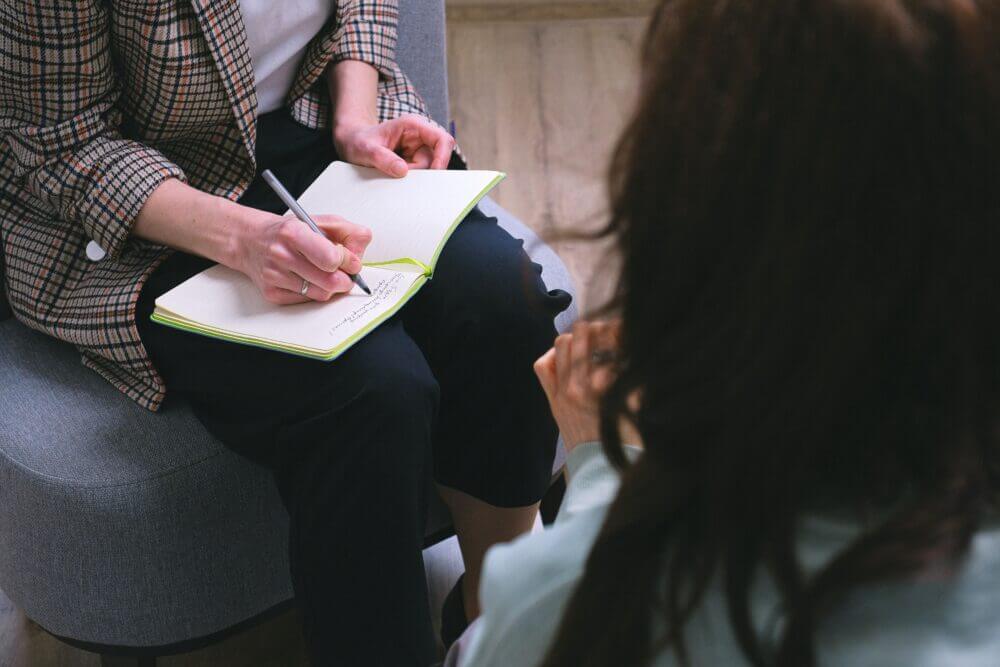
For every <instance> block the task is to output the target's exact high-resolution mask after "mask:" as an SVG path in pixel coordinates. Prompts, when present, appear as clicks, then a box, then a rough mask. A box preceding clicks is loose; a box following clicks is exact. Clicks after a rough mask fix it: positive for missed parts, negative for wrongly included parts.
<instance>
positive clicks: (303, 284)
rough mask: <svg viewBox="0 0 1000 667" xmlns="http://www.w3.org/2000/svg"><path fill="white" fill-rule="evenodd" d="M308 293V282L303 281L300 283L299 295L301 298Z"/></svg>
mask: <svg viewBox="0 0 1000 667" xmlns="http://www.w3.org/2000/svg"><path fill="white" fill-rule="evenodd" d="M308 291H309V281H308V280H303V281H302V289H300V290H299V294H301V295H302V296H305V295H306V292H308Z"/></svg>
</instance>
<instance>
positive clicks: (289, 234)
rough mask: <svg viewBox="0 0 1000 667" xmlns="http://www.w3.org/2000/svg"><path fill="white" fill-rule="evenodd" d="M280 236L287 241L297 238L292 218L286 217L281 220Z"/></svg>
mask: <svg viewBox="0 0 1000 667" xmlns="http://www.w3.org/2000/svg"><path fill="white" fill-rule="evenodd" d="M278 238H279V239H281V240H282V241H285V242H286V243H287V242H290V241H291V240H292V239H293V238H295V224H294V222H293V221H292V220H291V219H289V218H286V219H285V220H283V221H282V222H281V225H280V226H279V227H278Z"/></svg>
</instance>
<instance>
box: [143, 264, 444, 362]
mask: <svg viewBox="0 0 1000 667" xmlns="http://www.w3.org/2000/svg"><path fill="white" fill-rule="evenodd" d="M361 275H362V276H363V277H364V279H365V281H366V282H367V283H368V286H369V287H371V289H372V296H371V297H369V296H367V295H366V294H364V293H363V292H362V291H361V290H360V289H358V288H357V287H355V288H354V290H353V291H352V292H351V293H349V294H345V295H342V296H338V297H334V298H333V299H332V300H330V301H328V302H325V303H320V302H309V303H303V304H296V305H291V306H276V305H274V304H271V303H268V302H267V301H265V300H264V297H262V296H261V294H260V292H258V291H257V288H256V287H255V286H254V284H253V283H252V282H251V281H250V279H249V278H247V277H246V276H244V275H243V274H242V273H239V272H238V271H234V270H232V269H230V268H227V267H225V266H222V265H216V266H213V267H212V268H210V269H208V270H206V271H203V272H202V273H199V274H198V275H197V276H194V277H193V278H191V279H189V280H187V281H186V282H184V283H181V284H180V285H178V286H177V287H175V288H174V289H172V290H170V291H169V292H167V293H166V294H164V295H162V296H161V297H159V298H158V299H157V300H156V311H157V313H158V314H162V315H165V316H167V317H169V318H170V319H171V321H172V323H174V324H180V325H183V326H184V328H189V329H195V330H198V331H199V332H201V333H206V334H208V335H213V334H231V335H234V336H235V337H240V338H243V339H249V340H245V341H244V342H261V341H264V342H270V343H275V344H278V345H281V346H287V347H293V348H304V349H305V350H306V351H313V352H326V351H331V350H334V349H336V348H337V347H339V346H341V345H343V344H345V343H347V342H349V340H350V339H351V338H352V337H353V336H354V334H356V333H357V332H359V331H361V330H363V329H365V328H366V327H367V326H368V325H370V324H372V323H373V322H375V321H377V320H379V318H380V317H382V316H384V315H385V314H386V313H387V312H389V311H391V310H392V309H394V308H395V307H397V306H398V305H399V304H400V303H401V302H402V301H403V300H404V299H405V298H406V296H407V292H408V291H409V290H410V288H411V287H413V285H414V283H416V282H417V281H422V280H423V279H424V278H423V276H422V275H420V274H418V273H411V272H405V271H391V270H388V269H382V268H377V267H365V268H364V269H362V271H361Z"/></svg>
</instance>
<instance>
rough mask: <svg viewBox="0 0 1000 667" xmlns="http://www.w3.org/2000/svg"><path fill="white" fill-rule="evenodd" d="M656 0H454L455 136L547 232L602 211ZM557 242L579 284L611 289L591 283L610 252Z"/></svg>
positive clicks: (597, 219) (600, 281)
mask: <svg viewBox="0 0 1000 667" xmlns="http://www.w3.org/2000/svg"><path fill="white" fill-rule="evenodd" d="M650 6H651V3H650V2H646V1H645V0H621V1H619V2H608V1H599V0H508V1H506V2H491V1H490V0H449V1H448V39H449V44H448V51H449V63H450V64H449V69H450V71H449V76H450V86H451V91H450V93H451V101H452V116H453V117H454V119H455V124H456V130H457V136H458V140H459V142H460V143H461V144H462V147H463V149H464V150H465V152H466V153H467V154H468V156H469V159H470V162H471V163H472V166H473V167H482V168H490V169H500V170H503V171H506V172H507V173H508V174H509V176H508V179H507V181H506V182H504V184H503V185H501V186H500V188H499V189H498V191H497V192H496V193H495V197H496V199H497V200H498V201H499V202H500V203H501V204H503V205H504V206H505V207H507V208H508V209H510V210H511V211H512V212H514V213H515V214H517V215H518V216H519V217H520V218H521V219H523V220H524V221H525V222H526V223H528V224H529V225H530V226H531V227H533V228H534V229H535V230H536V231H538V232H539V233H541V234H543V235H546V234H552V233H553V232H554V231H556V230H557V229H563V228H570V229H578V228H581V227H587V226H590V227H593V226H594V225H596V224H600V223H601V222H603V220H604V214H605V210H606V198H605V186H604V183H605V177H606V171H607V163H608V158H609V156H610V153H611V149H612V147H613V144H614V141H615V138H616V136H617V134H618V133H619V131H620V129H621V128H622V126H623V124H624V122H625V121H626V119H627V117H628V114H629V112H630V110H631V107H632V103H633V99H634V92H635V87H636V80H637V71H636V62H637V60H636V58H637V56H636V53H637V47H638V43H639V41H640V39H641V36H642V32H643V29H644V27H645V23H646V18H645V17H646V16H648V11H649V9H650ZM557 249H558V250H559V252H560V254H561V255H562V256H563V259H564V260H565V261H566V263H567V265H568V266H569V268H570V271H571V272H572V273H573V275H574V277H575V278H576V279H577V282H578V286H580V287H581V288H582V289H583V290H584V291H590V290H591V288H593V290H594V294H597V293H599V292H602V291H604V290H606V288H607V284H608V283H609V282H610V281H609V279H608V275H607V274H606V273H605V272H598V273H596V275H597V276H598V278H597V279H595V280H594V281H591V277H592V276H594V275H595V271H594V267H595V266H599V265H600V264H601V262H602V261H603V255H604V250H602V249H601V248H599V247H596V246H593V244H587V243H580V242H572V243H569V242H566V243H560V244H558V245H557ZM591 282H593V283H594V284H593V285H591ZM596 298H597V297H596V296H591V298H589V299H584V300H585V301H589V302H591V303H593V302H594V301H595V300H596Z"/></svg>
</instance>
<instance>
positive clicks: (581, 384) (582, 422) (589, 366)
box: [535, 322, 620, 451]
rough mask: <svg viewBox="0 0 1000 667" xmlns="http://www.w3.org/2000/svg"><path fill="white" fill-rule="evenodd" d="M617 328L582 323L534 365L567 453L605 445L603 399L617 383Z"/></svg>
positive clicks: (613, 324)
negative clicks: (589, 444) (600, 443)
mask: <svg viewBox="0 0 1000 667" xmlns="http://www.w3.org/2000/svg"><path fill="white" fill-rule="evenodd" d="M619 330H620V325H619V324H618V323H617V322H577V323H576V325H574V326H573V333H571V334H563V335H561V336H559V337H558V338H556V342H555V346H554V347H553V348H552V349H551V350H549V351H548V352H546V353H545V354H544V355H543V356H542V357H541V358H540V359H539V360H538V361H536V362H535V374H536V375H538V379H539V381H540V382H541V384H542V388H543V389H544V390H545V395H546V396H547V397H548V399H549V405H550V406H551V408H552V414H553V416H554V417H555V419H556V423H557V424H558V425H559V431H560V433H562V436H563V442H564V444H565V446H566V450H567V451H571V450H572V449H573V448H574V447H576V446H577V445H580V444H582V443H585V442H593V441H596V440H600V436H601V427H600V399H601V396H603V395H604V392H605V391H607V388H608V387H609V386H610V385H611V382H612V381H613V380H614V371H613V368H614V365H613V361H614V357H615V352H616V350H617V349H618V333H619Z"/></svg>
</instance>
